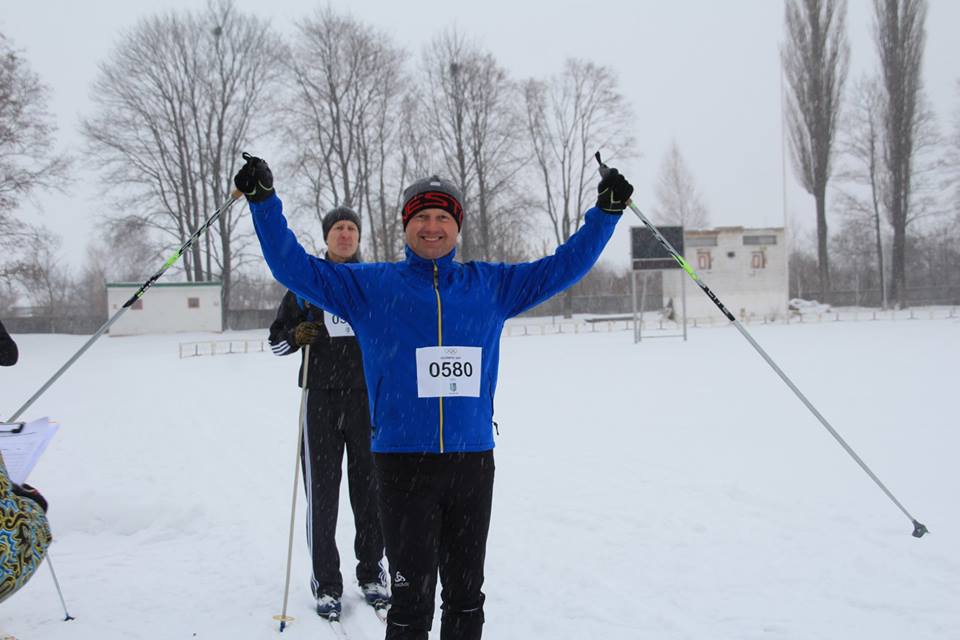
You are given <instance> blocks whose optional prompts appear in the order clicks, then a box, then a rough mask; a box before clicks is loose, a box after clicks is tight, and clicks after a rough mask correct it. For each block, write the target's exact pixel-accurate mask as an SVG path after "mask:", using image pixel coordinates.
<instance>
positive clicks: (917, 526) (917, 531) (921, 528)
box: [595, 151, 929, 538]
mask: <svg viewBox="0 0 960 640" xmlns="http://www.w3.org/2000/svg"><path fill="white" fill-rule="evenodd" d="M595 157H596V159H597V163H598V164H599V165H600V175H601V176H606V175H607V172H608V171H609V170H610V169H609V167H607V165H605V164H604V163H603V160H601V159H600V152H599V151H597V153H596V156H595ZM627 206H628V207H630V210H631V211H633V212H634V213H635V214H637V217H638V218H640V221H641V222H643V224H645V225H646V226H647V228H648V229H650V231H651V232H652V233H653V235H654V237H655V238H656V239H657V241H658V242H659V243H660V246H662V247H663V248H664V250H666V252H667V253H669V254H670V257H672V258H673V259H674V260H676V262H677V264H679V265H680V268H681V269H683V270H684V271H686V272H687V275H689V276H690V277H691V278H692V279H693V281H694V283H696V285H697V286H698V287H700V290H701V291H703V293H704V294H706V296H707V297H708V298H710V299H711V300H712V301H713V303H714V304H715V305H717V308H718V309H720V312H721V313H723V315H724V316H726V318H727V320H729V321H730V322H731V323H732V324H733V326H734V327H736V328H737V331H739V332H740V334H741V335H742V336H743V337H744V338H746V340H747V342H749V343H750V344H751V345H752V346H753V348H754V349H756V350H757V353H759V354H760V356H761V357H762V358H763V359H764V360H766V362H767V364H769V365H770V367H771V368H772V369H773V370H774V371H775V372H776V374H777V375H778V376H780V379H781V380H783V381H784V383H786V385H787V386H788V387H790V390H791V391H793V392H794V394H796V396H797V397H798V398H799V399H800V402H802V403H803V404H804V405H805V406H806V407H807V409H809V410H810V413H812V414H813V415H814V417H816V419H817V420H819V421H820V424H822V425H823V426H824V428H826V430H827V431H829V432H830V435H832V436H833V437H834V438H836V440H837V442H839V443H840V446H842V447H843V448H844V450H845V451H846V452H847V453H848V454H850V457H852V458H853V459H854V461H856V463H857V464H858V465H860V468H861V469H863V470H864V471H865V472H866V473H867V475H868V476H870V478H871V479H872V480H873V481H874V482H876V483H877V486H879V487H880V488H881V489H882V490H883V492H884V493H885V494H886V495H887V497H888V498H890V500H892V501H893V504H895V505H897V508H899V509H900V511H902V512H903V514H904V515H905V516H907V517H908V518H909V519H910V522H911V523H913V537H914V538H921V537H923V534H925V533H928V532H929V531H928V529H927V527H926V526H925V525H923V524H921V523H920V522H919V521H918V520H917V519H916V518H914V517H913V516H912V515H910V512H909V511H907V510H906V508H905V507H904V506H903V505H902V504H900V501H899V500H897V498H896V497H895V496H894V495H893V493H891V492H890V490H889V489H887V487H886V485H884V484H883V482H881V481H880V478H878V477H877V475H876V474H875V473H874V472H873V471H871V470H870V467H868V466H867V464H866V463H865V462H864V461H863V460H862V459H861V458H860V456H858V455H857V453H856V452H855V451H854V450H853V449H852V448H851V447H850V445H848V444H847V442H846V441H845V440H844V439H843V438H842V437H841V436H840V434H839V433H837V430H836V429H834V428H833V427H832V426H831V425H830V423H829V422H828V421H827V419H826V418H824V417H823V415H822V414H821V413H820V412H819V411H817V408H816V407H814V406H813V403H811V402H810V401H809V400H807V398H806V396H804V395H803V393H801V392H800V389H798V388H797V386H796V385H795V384H793V381H792V380H790V378H789V377H787V374H786V373H784V372H783V370H782V369H781V368H780V367H779V366H777V363H776V362H774V361H773V358H771V357H770V356H769V355H768V354H767V352H766V351H764V350H763V347H761V346H760V345H759V344H758V343H757V341H756V340H754V339H753V336H751V335H750V333H749V332H748V331H747V330H746V329H745V328H744V327H743V325H742V324H740V322H739V321H738V320H737V318H736V317H735V316H734V315H733V314H732V313H730V311H728V310H727V308H726V307H724V306H723V303H722V302H720V299H719V298H717V296H716V294H714V293H713V291H711V290H710V288H709V287H707V284H706V283H705V282H704V281H703V279H702V278H701V277H700V276H699V275H698V274H697V272H696V271H694V270H693V267H692V266H690V263H689V262H687V261H686V260H685V259H684V258H683V256H681V255H680V254H679V253H678V252H677V250H676V249H674V248H673V245H671V244H670V242H669V241H668V240H667V239H666V238H664V237H663V234H661V233H660V230H659V229H657V227H656V226H654V224H653V223H652V222H650V221H649V220H648V219H647V217H646V216H645V215H643V212H642V211H640V209H639V208H638V207H637V205H635V204H633V201H632V200H628V201H627Z"/></svg>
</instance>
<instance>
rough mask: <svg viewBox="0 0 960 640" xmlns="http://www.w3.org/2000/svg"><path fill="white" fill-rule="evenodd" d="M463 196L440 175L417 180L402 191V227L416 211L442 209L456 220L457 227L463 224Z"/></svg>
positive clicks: (404, 226)
mask: <svg viewBox="0 0 960 640" xmlns="http://www.w3.org/2000/svg"><path fill="white" fill-rule="evenodd" d="M461 202H463V196H462V195H461V194H460V189H457V187H456V186H455V185H454V184H453V183H452V182H450V181H449V180H444V179H443V178H441V177H440V176H436V175H433V176H430V177H429V178H424V179H423V180H417V181H416V182H414V183H413V184H412V185H410V186H409V187H407V188H406V189H404V191H403V209H402V215H403V228H404V229H406V228H407V223H408V222H410V218H412V217H413V215H414V214H415V213H417V212H418V211H423V210H424V209H443V210H444V211H446V212H447V213H449V214H450V215H451V216H453V219H454V220H456V221H457V229H458V230H459V229H460V227H461V226H462V225H463V206H462V205H461V204H460V203H461Z"/></svg>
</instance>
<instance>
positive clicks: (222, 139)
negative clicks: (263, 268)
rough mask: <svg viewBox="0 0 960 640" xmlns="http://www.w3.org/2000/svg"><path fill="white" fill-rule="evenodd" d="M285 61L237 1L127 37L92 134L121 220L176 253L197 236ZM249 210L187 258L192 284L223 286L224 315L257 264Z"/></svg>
mask: <svg viewBox="0 0 960 640" xmlns="http://www.w3.org/2000/svg"><path fill="white" fill-rule="evenodd" d="M282 55H283V49H282V46H281V45H280V44H279V42H278V40H277V39H276V37H275V36H274V35H273V34H272V32H271V30H270V29H269V28H268V27H267V26H266V25H265V24H264V22H263V21H261V20H259V19H257V18H254V17H252V16H247V15H243V14H241V13H240V12H239V11H238V10H237V9H236V7H235V6H234V4H233V3H232V1H231V0H211V1H210V2H209V4H208V5H207V7H206V9H205V10H203V11H200V12H183V13H179V14H177V13H169V14H165V15H158V16H154V17H151V18H147V19H145V20H143V21H141V22H140V23H139V24H137V26H136V27H134V28H133V29H131V30H130V31H128V32H127V33H126V34H125V35H124V36H122V37H121V39H120V43H119V44H118V46H117V47H116V48H115V49H114V51H113V52H112V53H111V55H110V58H109V59H108V60H107V61H105V62H103V63H101V65H100V73H99V76H98V77H97V79H96V81H95V83H94V91H93V96H94V104H95V108H96V111H95V114H94V115H93V116H92V117H91V118H89V119H86V120H85V121H84V123H83V132H84V134H85V136H86V137H87V139H88V140H89V141H90V143H91V145H92V147H93V149H94V150H95V152H96V153H97V155H98V157H99V158H100V160H101V163H102V167H103V179H104V182H105V183H106V184H107V185H108V186H110V187H112V188H114V189H116V191H117V192H118V193H119V194H120V196H121V198H122V199H121V211H124V212H125V213H122V214H120V215H118V216H116V217H117V218H121V219H123V218H131V219H133V220H136V221H138V222H139V223H140V224H142V225H144V226H146V227H147V228H150V229H153V230H156V231H159V232H160V233H161V234H162V236H163V237H164V239H165V242H166V243H167V244H168V245H179V244H181V243H183V242H184V241H185V240H186V239H187V238H188V237H189V236H190V235H191V234H193V233H194V232H195V231H196V230H197V229H198V228H199V227H200V225H202V224H203V222H204V221H205V219H206V218H207V217H208V216H209V215H210V214H211V213H213V211H214V210H215V209H217V207H219V206H220V205H221V204H223V202H225V201H226V200H227V197H228V195H229V193H230V192H231V190H232V182H231V180H232V176H233V172H234V169H235V164H236V163H237V159H238V158H239V156H240V153H241V151H242V150H243V148H244V146H245V145H246V144H247V143H249V141H250V140H251V138H252V137H253V136H254V134H255V131H254V127H255V125H256V124H258V122H257V121H259V123H260V125H261V126H263V121H264V115H265V114H266V113H268V111H269V102H268V98H269V97H270V94H271V91H272V86H273V83H274V81H275V78H276V76H277V69H278V68H279V67H280V62H279V60H280V58H281V56H282ZM244 213H245V207H234V208H233V209H232V210H230V211H226V212H224V213H223V214H222V215H221V216H220V219H219V221H218V226H217V227H216V231H215V235H211V233H210V232H208V234H207V236H206V237H205V238H204V239H203V241H201V242H197V243H194V245H193V247H192V249H191V252H190V253H189V254H188V255H185V256H184V268H185V271H186V275H187V279H188V280H189V281H203V280H211V279H219V280H221V281H222V282H223V287H224V305H223V309H224V315H226V312H227V310H228V308H229V301H230V285H231V281H232V276H233V273H234V271H235V270H236V269H238V268H240V266H241V265H242V264H243V262H244V260H245V259H248V256H247V254H246V252H245V249H246V247H247V246H248V244H249V243H250V233H249V231H247V230H242V229H241V227H240V226H239V221H240V218H241V216H243V215H244Z"/></svg>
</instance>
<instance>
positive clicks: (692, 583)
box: [0, 320, 960, 640]
mask: <svg viewBox="0 0 960 640" xmlns="http://www.w3.org/2000/svg"><path fill="white" fill-rule="evenodd" d="M748 329H749V330H750V332H751V333H752V334H753V335H754V337H755V338H756V339H757V340H758V342H759V343H760V344H761V345H762V346H763V347H764V348H765V349H766V350H767V351H768V352H769V353H770V355H771V356H772V357H773V358H774V360H776V361H777V363H778V364H779V365H780V366H781V367H782V368H783V369H784V370H785V371H786V373H787V374H788V375H789V376H791V378H792V379H793V380H794V382H795V383H796V384H797V386H798V387H799V388H800V389H801V390H802V391H803V392H804V393H805V394H806V395H807V397H808V398H809V399H810V400H811V401H812V402H813V403H814V405H815V406H816V407H817V408H818V409H819V410H820V411H821V413H823V415H824V416H826V417H827V419H828V420H830V422H831V423H832V424H833V426H834V427H835V428H836V429H837V430H838V431H839V432H840V434H841V435H842V436H843V437H844V438H845V439H846V440H847V442H848V443H849V444H850V445H851V446H852V447H853V449H854V450H855V451H857V453H858V454H859V455H860V456H861V457H862V458H863V459H864V461H865V462H866V463H867V464H868V465H870V467H871V468H872V469H873V470H874V472H875V473H876V474H877V475H878V476H879V477H880V479H881V480H882V481H883V482H884V483H885V484H886V485H887V486H888V487H889V488H890V490H891V491H892V492H893V493H894V495H896V496H897V497H898V499H900V501H901V502H902V503H903V504H904V506H906V508H907V509H908V510H910V511H911V512H912V514H913V515H914V516H916V517H917V518H918V519H919V520H920V521H921V522H924V523H925V524H927V525H928V526H929V528H930V531H931V533H930V534H929V535H928V536H927V537H924V538H923V539H922V540H917V539H915V538H913V537H911V536H910V532H911V530H912V527H911V526H910V524H909V521H908V520H907V519H906V517H904V515H903V514H902V513H901V512H900V511H899V510H897V508H896V507H895V506H894V505H893V503H891V502H890V501H889V499H888V498H887V497H886V496H885V495H883V494H882V493H881V491H880V489H879V488H878V487H877V486H876V485H875V484H873V482H872V481H871V480H870V479H869V478H868V477H867V475H866V474H864V473H863V471H862V470H861V469H859V467H857V466H856V464H855V463H854V461H853V460H852V459H850V458H849V457H848V455H847V454H846V452H844V451H843V450H842V449H841V448H840V446H839V445H838V444H837V443H836V441H834V440H833V438H832V437H831V436H830V435H829V434H828V433H827V432H826V430H824V429H823V427H822V426H821V425H820V424H819V423H818V422H817V421H816V420H815V418H813V416H811V415H810V414H809V412H808V411H807V410H806V409H805V408H804V407H803V406H802V404H800V402H799V401H798V400H797V399H796V398H795V396H793V394H792V393H791V392H790V391H789V389H787V387H786V386H785V385H784V384H783V383H782V382H781V381H780V380H779V379H778V378H777V377H776V376H775V374H774V373H773V372H772V371H771V370H770V369H769V367H768V366H767V365H766V364H765V363H764V362H763V361H762V359H761V358H760V357H759V356H758V355H757V354H756V353H755V352H754V351H753V349H752V348H751V347H750V346H749V344H747V343H746V341H745V340H743V338H742V337H741V336H740V335H739V334H738V333H737V332H736V331H735V330H734V329H732V328H729V327H727V328H713V329H698V330H694V331H691V333H690V339H689V341H688V342H686V343H684V342H682V341H681V340H679V339H663V340H648V341H644V342H643V343H641V344H640V345H633V344H632V343H631V335H630V333H629V332H620V333H602V334H599V333H598V334H581V335H553V336H537V337H533V336H531V337H511V338H504V339H503V340H502V343H501V364H500V381H499V385H498V393H497V405H496V418H497V421H498V423H499V432H500V435H499V436H498V437H497V450H496V463H497V480H496V487H495V495H494V506H493V521H492V526H491V531H490V540H489V547H488V557H487V571H486V573H487V580H486V584H485V588H484V590H485V592H486V594H487V604H486V617H487V624H486V626H485V637H488V638H494V639H497V640H501V639H517V640H520V639H529V638H556V639H565V638H569V639H573V638H582V637H592V638H598V639H600V638H602V639H604V640H607V639H624V640H627V639H631V640H632V639H635V638H636V639H641V638H657V639H658V640H686V639H702V638H710V639H711V640H714V639H726V638H729V639H731V640H810V639H819V638H824V639H831V640H832V639H844V640H847V639H853V638H870V639H871V640H886V639H890V640H902V638H904V637H910V638H911V640H935V639H936V640H944V639H946V640H950V639H951V638H960V607H958V606H957V603H958V602H960V544H958V543H960V537H958V529H960V517H958V514H957V509H956V506H955V502H956V501H955V498H954V497H953V496H952V491H954V490H955V488H956V487H957V486H958V483H960V465H957V464H956V456H957V451H958V450H960V429H958V426H960V425H958V423H957V411H956V409H955V398H956V394H957V380H958V376H957V373H956V369H955V366H956V365H955V363H956V362H958V361H960V339H958V329H960V323H958V322H956V321H954V320H918V321H897V322H888V321H877V322H857V323H844V322H838V323H824V324H817V325H792V326H782V325H769V326H756V327H748ZM265 335H266V331H257V332H238V333H231V334H229V335H224V336H220V335H217V336H210V335H208V334H203V335H198V334H183V335H168V336H141V337H130V338H109V337H106V338H103V339H101V340H100V341H99V342H97V343H96V344H95V345H94V347H93V348H92V349H91V350H90V351H89V352H88V353H87V354H86V355H84V356H83V358H81V359H80V360H79V361H78V362H77V363H76V364H75V365H74V366H73V368H72V369H71V370H70V371H68V372H67V373H66V374H65V375H64V377H63V378H61V379H60V380H59V381H58V382H57V383H56V384H55V385H54V386H53V387H52V388H51V389H50V390H49V391H48V392H47V393H46V394H45V395H44V396H43V397H42V398H41V399H40V400H39V401H38V402H37V403H36V404H35V405H34V406H33V407H32V408H31V409H30V410H29V411H28V412H27V415H26V416H25V417H26V418H30V417H40V416H43V415H49V416H51V417H52V418H54V419H57V420H58V421H60V423H61V425H62V428H61V430H60V432H59V433H58V434H57V436H56V437H55V438H54V441H53V442H52V443H51V446H50V448H49V449H48V450H47V452H46V454H45V455H44V458H43V459H42V460H41V462H40V464H39V465H38V467H37V469H36V470H35V471H34V473H33V475H32V476H31V478H30V482H31V483H32V484H35V485H36V486H37V487H39V488H40V489H41V491H43V492H44V493H45V494H46V495H47V497H48V498H49V500H50V504H51V511H50V521H51V526H52V528H53V532H54V536H55V543H54V545H53V546H52V547H51V555H52V558H53V562H54V567H55V569H56V571H57V575H58V577H59V579H60V583H61V586H62V588H63V592H64V596H65V598H66V601H67V605H68V608H69V610H70V613H71V614H72V615H74V616H75V617H76V618H77V619H76V620H75V621H72V622H69V623H65V622H63V621H62V618H63V615H62V609H61V608H60V605H59V600H58V598H57V594H56V590H55V588H54V586H53V582H52V580H51V578H50V574H49V570H48V569H46V568H44V567H41V569H40V571H39V572H38V574H37V575H36V576H35V577H34V578H33V580H31V582H30V583H29V584H28V585H27V586H26V587H25V588H24V589H23V590H22V591H21V592H19V593H17V594H16V595H15V596H13V597H12V598H11V599H9V600H8V601H6V602H4V603H3V604H2V605H0V629H2V630H3V631H6V632H7V633H11V634H13V635H15V636H16V637H18V638H20V640H33V639H37V638H40V639H50V640H60V639H64V640H93V639H97V640H102V639H105V638H107V639H109V638H124V639H139V638H144V639H147V638H149V639H155V638H184V639H191V638H216V639H219V638H231V639H246V638H269V637H280V638H287V639H289V640H296V639H298V638H323V637H333V634H332V633H331V631H330V630H329V628H324V627H325V626H326V623H325V622H324V621H322V620H320V619H319V618H318V617H317V616H316V614H315V613H314V612H313V602H312V599H311V597H310V592H309V587H308V583H309V563H308V558H307V550H306V544H305V536H304V524H303V519H302V515H303V509H304V503H303V498H302V491H301V492H300V493H301V497H300V499H299V503H298V518H297V525H296V527H297V528H296V532H295V540H294V565H293V576H292V580H291V589H290V604H289V611H288V614H289V615H292V616H294V617H295V618H296V621H295V622H293V623H292V624H291V625H290V626H288V628H287V630H286V631H284V633H283V634H282V635H280V634H279V632H278V623H277V622H275V621H274V620H273V619H272V616H273V615H275V614H278V613H279V612H280V608H281V604H282V597H283V577H284V568H285V561H286V543H287V527H288V522H289V508H290V491H291V483H292V481H293V464H294V460H295V452H296V434H297V411H298V406H299V404H298V403H299V393H298V390H297V387H296V383H295V379H296V375H297V364H298V358H297V357H296V356H291V357H286V358H278V357H275V356H273V355H272V354H270V353H251V354H246V355H226V356H215V357H200V358H190V359H184V360H180V359H178V356H177V345H178V343H179V342H180V341H189V340H197V339H224V338H226V337H236V338H250V339H259V338H263V337H265ZM15 338H16V339H17V341H18V343H19V345H20V351H21V362H20V363H19V364H18V365H17V366H15V367H13V368H4V369H0V410H2V411H3V412H5V413H7V414H9V413H10V412H11V411H13V410H14V409H15V408H16V407H18V406H19V405H20V404H21V403H22V402H23V400H25V399H26V398H27V397H29V396H30V395H31V394H32V393H33V392H34V391H35V390H36V389H37V388H39V386H40V385H41V384H42V383H43V382H44V381H45V380H46V379H47V378H48V377H49V376H50V375H52V373H53V372H54V371H56V369H57V368H58V367H59V366H60V365H61V364H62V363H63V362H65V361H66V359H67V358H68V357H69V356H70V355H72V354H73V353H74V351H75V350H76V349H77V348H79V346H80V345H81V344H82V343H83V341H84V340H85V337H83V336H65V335H52V336H48V335H17V336H15ZM344 482H345V480H344ZM341 497H342V501H341V508H340V522H339V524H338V530H337V538H338V543H339V547H340V550H341V570H342V572H343V574H344V579H345V582H346V584H345V595H344V611H345V613H344V627H345V630H346V631H347V634H348V635H349V637H350V638H351V640H374V639H377V638H382V637H383V633H384V627H383V625H382V623H380V622H379V621H378V620H377V619H376V617H375V615H374V614H373V612H372V611H367V610H365V609H366V608H367V607H366V605H365V604H364V603H363V602H362V599H361V595H360V593H359V589H358V588H357V587H356V585H355V583H353V582H352V580H351V578H352V576H353V570H354V566H355V565H354V563H353V560H352V557H351V556H352V541H353V523H352V516H351V514H350V509H349V503H348V501H347V495H346V491H345V488H344V490H342V491H341ZM439 614H440V611H439V607H438V609H437V613H436V621H435V624H434V630H433V632H432V634H431V638H433V639H437V638H439Z"/></svg>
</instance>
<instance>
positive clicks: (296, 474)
mask: <svg viewBox="0 0 960 640" xmlns="http://www.w3.org/2000/svg"><path fill="white" fill-rule="evenodd" d="M309 366H310V345H309V344H308V345H307V346H305V347H304V348H303V373H302V374H301V375H300V386H301V387H302V390H301V391H300V427H299V429H298V434H297V464H296V466H295V467H294V470H293V500H292V501H291V502H290V535H289V538H288V540H287V577H286V579H285V580H284V583H283V608H282V609H281V611H280V613H279V614H278V615H275V616H273V619H274V620H279V621H280V633H283V630H284V629H285V628H286V626H287V623H288V622H293V620H294V618H291V617H288V616H287V597H288V596H289V595H290V564H291V561H292V559H293V522H294V520H295V517H296V513H297V485H298V484H300V452H301V451H302V450H303V423H304V421H305V420H306V419H307V369H308V368H309Z"/></svg>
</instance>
